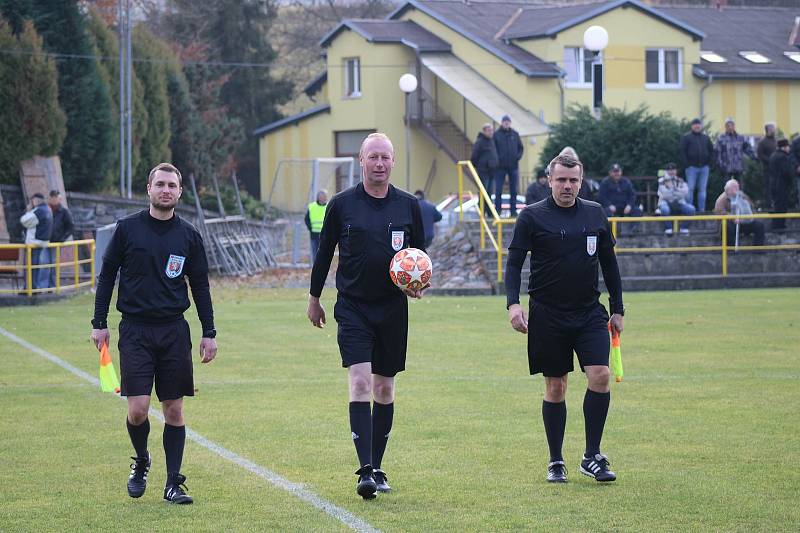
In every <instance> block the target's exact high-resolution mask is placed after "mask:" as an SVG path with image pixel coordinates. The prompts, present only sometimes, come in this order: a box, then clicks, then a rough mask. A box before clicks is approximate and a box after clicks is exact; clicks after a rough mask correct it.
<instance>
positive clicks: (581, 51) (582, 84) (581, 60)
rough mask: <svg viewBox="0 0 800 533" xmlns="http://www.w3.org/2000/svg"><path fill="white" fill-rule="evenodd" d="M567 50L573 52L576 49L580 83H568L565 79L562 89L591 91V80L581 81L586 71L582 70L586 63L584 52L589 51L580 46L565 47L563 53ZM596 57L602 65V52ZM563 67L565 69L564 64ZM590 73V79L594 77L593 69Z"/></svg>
mask: <svg viewBox="0 0 800 533" xmlns="http://www.w3.org/2000/svg"><path fill="white" fill-rule="evenodd" d="M568 49H573V50H574V49H577V50H578V75H579V76H580V77H581V81H568V80H567V79H566V78H564V87H566V88H567V89H591V88H592V80H591V79H589V80H585V79H583V75H584V74H585V73H586V71H585V70H584V67H585V65H584V64H585V62H586V52H588V51H589V50H587V49H586V48H584V47H582V46H565V47H564V51H565V52H566V51H567V50H568ZM598 57H599V58H600V64H602V63H603V52H602V51H601V52H600V54H599V56H598ZM564 66H565V67H566V64H565V65H564ZM590 72H592V77H594V69H590Z"/></svg>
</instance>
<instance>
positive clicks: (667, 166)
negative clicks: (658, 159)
mask: <svg viewBox="0 0 800 533" xmlns="http://www.w3.org/2000/svg"><path fill="white" fill-rule="evenodd" d="M676 168H678V165H676V164H675V163H667V165H666V166H665V167H664V170H675V169H676Z"/></svg>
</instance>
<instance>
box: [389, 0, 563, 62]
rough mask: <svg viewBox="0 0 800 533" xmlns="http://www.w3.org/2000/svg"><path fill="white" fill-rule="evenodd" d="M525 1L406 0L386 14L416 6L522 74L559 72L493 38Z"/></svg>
mask: <svg viewBox="0 0 800 533" xmlns="http://www.w3.org/2000/svg"><path fill="white" fill-rule="evenodd" d="M524 5H525V4H521V3H519V2H513V1H507V2H504V1H500V2H476V1H469V2H464V1H462V0H408V1H407V2H406V3H405V4H403V5H402V6H400V7H399V8H398V9H396V10H395V11H394V12H393V13H391V14H390V15H389V16H388V18H389V19H392V20H394V19H398V18H400V17H401V16H402V15H403V14H404V13H406V12H407V11H408V10H411V9H418V10H419V11H422V12H423V13H425V14H427V15H428V16H430V17H432V18H434V19H436V20H438V21H439V22H441V23H442V24H444V25H445V26H447V27H448V28H450V29H452V30H453V31H455V32H457V33H460V34H461V35H463V36H464V37H466V38H467V39H469V40H471V41H473V42H474V43H475V44H477V45H478V46H480V47H482V48H484V49H485V50H487V51H488V52H490V53H492V54H494V55H495V56H497V57H498V58H499V59H501V60H503V61H505V62H506V63H508V64H509V65H511V66H513V67H514V68H515V69H516V70H518V71H519V72H521V73H522V74H524V75H526V76H530V77H543V78H556V77H558V76H559V75H560V74H561V69H559V68H558V66H556V65H555V64H554V63H551V62H547V61H544V60H542V59H541V58H539V57H537V56H535V55H534V54H531V53H530V52H528V51H526V50H524V49H522V48H520V47H519V46H517V45H515V44H514V43H512V42H510V41H505V40H501V39H496V38H495V36H496V35H497V33H498V32H499V31H500V30H501V29H502V28H503V27H504V26H505V25H506V23H507V22H508V20H509V18H510V17H511V16H512V15H513V14H514V13H515V12H517V11H518V10H519V9H520V7H524Z"/></svg>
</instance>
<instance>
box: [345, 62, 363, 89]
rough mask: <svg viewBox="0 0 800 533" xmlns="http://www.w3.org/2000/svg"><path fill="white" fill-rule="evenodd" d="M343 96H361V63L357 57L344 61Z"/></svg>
mask: <svg viewBox="0 0 800 533" xmlns="http://www.w3.org/2000/svg"><path fill="white" fill-rule="evenodd" d="M344 96H345V98H359V97H360V96H361V62H360V61H359V59H358V58H357V57H351V58H349V59H345V60H344Z"/></svg>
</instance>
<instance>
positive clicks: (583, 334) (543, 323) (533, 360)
mask: <svg viewBox="0 0 800 533" xmlns="http://www.w3.org/2000/svg"><path fill="white" fill-rule="evenodd" d="M610 347H611V346H610V340H609V334H608V312H607V311H606V308H605V307H603V305H602V304H600V303H598V304H597V305H596V306H594V307H590V308H588V309H585V310H581V311H560V310H558V309H553V308H552V307H547V306H545V305H543V304H541V303H538V302H534V301H533V300H531V302H530V305H529V311H528V366H529V367H530V371H531V374H540V373H541V374H544V375H545V376H546V377H560V376H563V375H565V374H568V373H569V372H572V371H573V370H574V368H575V367H574V365H573V357H572V353H573V352H575V353H576V354H577V356H578V363H580V365H581V371H583V367H585V366H592V365H601V366H608V351H609V349H610Z"/></svg>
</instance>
